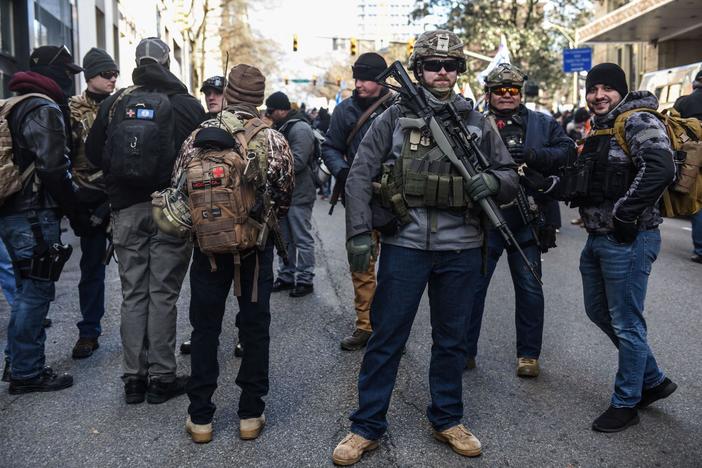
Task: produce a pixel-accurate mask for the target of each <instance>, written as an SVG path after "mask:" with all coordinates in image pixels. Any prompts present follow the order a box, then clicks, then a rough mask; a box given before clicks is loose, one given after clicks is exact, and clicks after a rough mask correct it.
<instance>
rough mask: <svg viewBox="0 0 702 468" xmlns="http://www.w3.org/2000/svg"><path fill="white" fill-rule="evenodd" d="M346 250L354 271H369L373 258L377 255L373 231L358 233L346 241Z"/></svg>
mask: <svg viewBox="0 0 702 468" xmlns="http://www.w3.org/2000/svg"><path fill="white" fill-rule="evenodd" d="M346 252H347V255H348V258H349V265H351V271H352V272H354V273H363V272H365V271H368V267H369V266H370V260H371V258H375V257H376V255H377V252H376V250H375V242H373V236H371V233H370V232H364V233H363V234H357V235H355V236H353V237H352V238H351V239H349V240H348V241H346Z"/></svg>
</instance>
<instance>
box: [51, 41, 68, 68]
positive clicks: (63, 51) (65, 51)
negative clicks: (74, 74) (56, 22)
mask: <svg viewBox="0 0 702 468" xmlns="http://www.w3.org/2000/svg"><path fill="white" fill-rule="evenodd" d="M61 54H66V55H68V56H69V57H70V56H71V51H70V50H68V47H66V45H65V44H64V45H62V46H61V47H59V50H58V52H56V55H54V58H52V59H51V60H49V63H47V65H51V64H52V63H54V62H55V61H56V59H57V58H59V57H60V56H61Z"/></svg>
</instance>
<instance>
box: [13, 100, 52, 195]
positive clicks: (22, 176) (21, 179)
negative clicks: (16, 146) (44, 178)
mask: <svg viewBox="0 0 702 468" xmlns="http://www.w3.org/2000/svg"><path fill="white" fill-rule="evenodd" d="M33 97H35V98H36V97H38V98H43V99H46V100H47V101H50V102H54V101H53V100H52V99H51V98H50V97H48V96H46V95H44V94H39V93H29V94H23V95H21V96H14V97H11V98H9V99H0V206H2V205H3V204H4V203H5V200H7V199H8V198H9V197H11V196H12V195H14V194H15V193H17V192H19V191H20V190H22V187H23V186H24V184H25V183H26V182H27V181H28V180H29V178H30V177H32V175H33V174H35V171H34V169H35V165H34V163H32V164H30V165H29V166H28V167H27V168H26V169H25V170H24V171H23V172H20V169H19V167H18V166H17V164H15V161H14V159H13V157H12V133H11V131H10V126H9V123H8V116H9V115H10V111H12V109H13V107H14V106H16V105H17V104H19V103H20V102H22V101H24V100H26V99H29V98H33Z"/></svg>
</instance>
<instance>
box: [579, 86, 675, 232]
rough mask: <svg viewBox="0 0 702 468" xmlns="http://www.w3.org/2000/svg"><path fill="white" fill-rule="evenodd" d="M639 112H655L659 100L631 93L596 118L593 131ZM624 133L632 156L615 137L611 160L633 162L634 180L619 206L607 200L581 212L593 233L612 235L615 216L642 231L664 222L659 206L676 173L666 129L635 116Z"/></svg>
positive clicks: (646, 115)
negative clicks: (633, 222)
mask: <svg viewBox="0 0 702 468" xmlns="http://www.w3.org/2000/svg"><path fill="white" fill-rule="evenodd" d="M637 108H649V109H654V110H655V109H657V108H658V100H657V99H656V97H655V96H654V95H653V94H651V93H650V92H648V91H632V92H630V93H629V94H627V95H626V96H625V97H624V99H623V100H622V102H621V103H620V104H619V105H618V106H617V107H616V108H614V109H612V111H610V112H609V113H608V114H607V115H604V116H601V117H596V118H595V119H594V126H593V129H605V128H611V127H612V126H613V125H614V120H615V119H616V118H617V116H618V115H619V114H621V113H623V112H625V111H628V110H631V109H637ZM624 130H625V134H626V141H627V143H628V145H629V148H630V153H631V154H630V155H627V154H626V153H625V152H624V150H623V149H622V148H621V146H619V144H618V143H617V140H616V138H615V137H614V136H612V138H611V140H610V146H609V156H608V157H609V161H612V162H614V163H617V162H620V163H626V162H627V161H631V163H633V165H634V168H635V171H634V179H633V182H632V183H631V186H630V187H629V189H628V190H627V192H626V194H624V196H623V197H621V198H620V199H619V200H617V201H616V202H614V201H611V200H605V201H604V202H602V203H601V204H599V205H596V206H587V207H581V208H580V216H581V217H582V219H583V222H584V225H585V228H586V229H587V231H588V232H590V233H600V234H604V233H609V232H611V231H613V229H614V227H613V225H612V216H613V215H614V214H616V215H617V217H618V218H619V219H622V220H624V221H633V220H638V224H639V230H641V231H645V230H649V229H654V228H656V227H657V226H658V225H659V224H661V223H662V222H663V219H662V218H661V214H660V209H659V206H658V205H659V201H660V198H661V195H662V194H663V191H664V190H665V188H666V187H667V186H668V184H670V183H671V182H672V181H673V177H674V172H675V168H674V163H673V153H672V150H671V149H670V139H669V138H668V134H667V133H666V129H665V126H664V125H663V123H662V122H661V121H660V120H658V119H657V118H656V117H655V116H653V115H651V114H649V113H647V112H635V113H633V114H632V115H630V116H629V118H628V119H627V120H626V124H625V126H624Z"/></svg>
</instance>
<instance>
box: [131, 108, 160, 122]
mask: <svg viewBox="0 0 702 468" xmlns="http://www.w3.org/2000/svg"><path fill="white" fill-rule="evenodd" d="M155 116H156V112H155V111H154V109H144V108H143V107H127V109H126V110H125V111H124V118H125V119H136V120H154V118H155Z"/></svg>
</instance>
